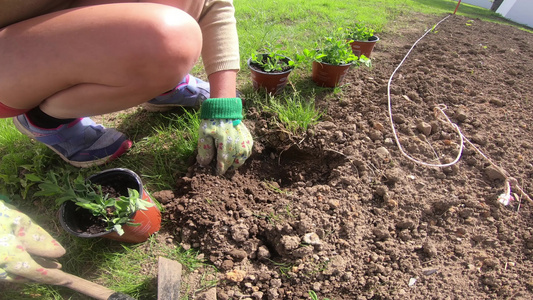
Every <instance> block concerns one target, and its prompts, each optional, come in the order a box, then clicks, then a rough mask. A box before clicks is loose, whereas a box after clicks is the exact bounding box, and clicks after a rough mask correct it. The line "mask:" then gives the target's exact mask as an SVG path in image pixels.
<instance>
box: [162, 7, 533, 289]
mask: <svg viewBox="0 0 533 300" xmlns="http://www.w3.org/2000/svg"><path fill="white" fill-rule="evenodd" d="M441 19H442V17H434V16H433V17H428V16H416V17H415V16H413V21H412V24H411V25H410V27H409V29H403V30H401V31H400V32H396V31H395V32H394V34H393V33H389V32H383V33H380V38H381V41H380V42H379V44H378V45H377V46H376V48H375V49H374V52H373V54H372V58H373V65H374V66H373V68H371V69H367V68H359V69H352V70H351V71H350V73H349V74H348V76H347V77H346V79H345V86H343V87H342V92H341V93H339V94H333V93H324V94H321V95H318V96H317V99H316V105H317V107H318V108H320V109H322V110H323V111H324V112H325V114H324V117H323V118H322V119H321V121H320V122H319V123H318V124H317V125H315V126H313V127H312V128H310V129H309V130H308V131H307V132H306V133H305V134H304V135H301V136H291V135H290V134H287V131H286V130H284V129H283V128H280V127H279V124H277V123H276V122H273V120H274V118H273V116H272V115H269V114H267V113H265V112H261V111H255V110H253V109H252V110H250V111H248V112H247V120H245V122H246V125H247V126H248V128H249V129H250V130H251V131H252V132H253V135H254V137H255V145H254V154H253V156H252V157H251V158H250V159H249V160H248V161H247V162H246V164H245V165H244V166H243V167H241V168H240V169H238V170H237V171H236V172H234V173H233V174H228V175H227V176H225V177H220V176H215V175H213V170H212V169H211V168H207V169H205V168H200V167H198V166H193V167H191V168H190V170H189V172H188V174H187V175H186V176H184V177H183V178H180V179H179V180H178V181H177V184H176V187H175V190H173V191H159V192H156V193H155V195H154V197H156V198H158V199H159V200H160V201H162V202H163V203H165V204H164V206H165V208H166V212H165V214H164V216H163V218H164V219H166V220H169V221H168V222H167V223H166V225H164V228H163V230H162V232H161V234H167V235H170V238H169V239H167V241H171V242H172V243H180V244H181V245H184V246H186V247H195V248H197V249H199V250H200V251H201V252H202V253H203V254H204V256H205V258H206V259H207V260H208V261H209V262H211V263H212V264H214V265H215V266H216V267H217V268H218V270H219V271H220V273H219V278H218V280H219V281H218V284H217V297H218V299H308V291H309V290H314V291H315V292H316V293H317V294H318V295H319V298H320V299H323V298H324V297H328V298H330V299H495V298H498V299H533V292H532V289H533V274H532V272H533V264H532V262H531V258H532V255H533V229H532V228H531V211H532V210H531V206H532V203H531V202H530V200H527V199H526V198H525V197H524V196H523V195H521V194H520V192H519V191H518V190H517V189H516V188H514V187H513V190H512V192H514V193H517V194H516V196H518V197H515V199H514V201H511V203H510V204H509V205H508V206H505V205H502V204H501V203H500V202H498V196H499V195H500V194H502V193H503V192H504V180H505V176H504V174H501V173H502V172H499V171H498V170H497V168H495V167H494V166H500V167H501V168H503V169H504V170H505V171H506V172H508V174H509V175H510V176H512V177H514V178H515V179H516V180H517V182H518V184H519V186H520V187H522V188H523V191H524V192H525V193H526V194H528V195H533V187H532V184H531V178H532V176H533V165H532V163H533V156H532V152H533V143H532V141H531V137H533V133H532V126H533V120H532V118H533V117H532V114H531V111H532V101H533V82H532V80H531V77H530V76H531V74H533V35H532V34H530V33H527V32H524V31H520V30H518V29H515V28H512V27H510V26H506V25H498V24H494V23H489V22H484V21H481V20H477V19H476V20H472V21H469V19H466V18H464V17H460V16H451V17H450V18H448V19H447V20H446V21H444V22H443V23H441V24H440V25H439V26H438V27H437V28H436V31H435V32H432V33H430V34H428V35H427V36H426V37H425V38H424V39H422V40H421V41H420V43H419V44H418V45H417V46H416V47H415V48H414V50H413V51H412V52H411V54H410V55H409V56H408V58H407V60H406V61H405V63H404V64H403V66H402V67H401V68H400V69H399V70H398V72H397V73H396V75H395V76H394V78H393V80H392V83H391V87H390V90H391V100H392V112H393V118H394V126H395V128H396V130H397V131H398V132H397V134H398V136H399V140H400V141H401V145H402V146H403V147H404V149H405V151H406V152H407V153H408V154H409V155H411V156H413V157H415V158H417V159H420V160H423V161H426V162H428V163H431V164H438V163H449V162H452V161H453V160H454V159H455V157H456V156H457V155H458V153H459V152H460V144H461V141H460V138H459V135H458V134H457V132H456V130H455V129H454V128H453V127H452V126H450V125H448V124H446V123H445V122H442V121H441V120H443V119H444V118H443V117H442V116H440V117H439V118H436V117H435V112H434V108H435V107H436V106H437V105H439V104H444V105H446V107H447V109H446V110H445V113H446V115H447V116H448V117H449V119H450V121H451V122H453V123H455V124H457V125H458V126H459V128H460V129H461V131H462V133H463V134H464V136H465V137H466V138H467V139H468V140H469V141H470V142H472V143H473V145H475V146H476V147H477V148H478V149H479V151H477V150H475V149H474V148H473V147H472V146H471V145H470V144H469V143H468V142H465V147H464V150H463V151H462V155H461V159H460V160H459V162H458V163H457V164H454V165H452V166H449V167H445V168H440V167H427V166H423V165H420V164H417V163H414V162H412V161H411V160H409V159H407V158H406V157H405V156H403V155H402V154H401V152H400V150H399V148H398V146H397V144H396V143H395V139H394V135H393V132H392V129H391V126H390V122H389V114H388V109H387V83H388V81H389V78H390V76H391V74H392V73H393V71H394V69H395V68H396V67H397V66H398V64H399V63H400V61H401V60H402V59H403V58H404V56H405V54H406V53H407V51H408V50H409V49H410V47H411V46H412V44H413V43H414V42H415V41H416V40H417V39H418V38H419V37H420V36H422V34H423V33H424V32H425V30H426V29H427V28H431V27H432V26H433V25H434V24H435V23H437V22H438V21H440V20H441ZM483 155H485V156H486V157H484V156H483ZM165 194H166V195H167V198H166V199H163V195H165ZM169 195H170V197H169Z"/></svg>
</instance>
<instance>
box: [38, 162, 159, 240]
mask: <svg viewBox="0 0 533 300" xmlns="http://www.w3.org/2000/svg"><path fill="white" fill-rule="evenodd" d="M64 182H66V183H65V185H66V186H63V185H61V184H59V182H58V180H57V175H56V174H55V173H52V172H50V173H49V175H48V177H47V178H46V179H45V180H43V181H42V182H41V183H40V184H39V189H40V191H38V192H36V193H35V196H48V197H56V203H57V204H58V205H61V204H62V203H63V202H65V201H72V202H74V203H75V204H76V205H78V206H79V207H81V208H84V209H86V210H88V211H90V212H91V213H92V215H93V216H95V217H99V218H100V219H101V220H102V221H103V222H105V224H106V230H115V231H116V232H117V233H118V235H123V234H124V229H123V228H122V226H123V225H129V226H139V225H140V224H138V223H133V220H132V219H131V216H132V215H133V213H135V212H136V211H138V210H147V209H148V208H150V207H152V206H153V205H154V204H153V203H150V202H148V201H146V200H143V199H142V198H141V197H140V196H139V192H138V191H137V190H135V189H130V188H128V195H127V196H125V195H116V191H115V190H114V189H113V188H111V187H108V186H105V185H98V184H94V183H91V182H88V181H86V180H85V179H84V178H83V177H82V176H81V175H79V176H78V177H76V179H74V180H72V181H71V180H69V178H68V177H66V178H64Z"/></svg>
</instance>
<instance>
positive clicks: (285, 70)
mask: <svg viewBox="0 0 533 300" xmlns="http://www.w3.org/2000/svg"><path fill="white" fill-rule="evenodd" d="M295 66H296V64H295V61H294V60H293V59H291V58H290V57H288V56H286V55H285V54H284V52H283V51H281V50H280V49H277V48H272V47H270V45H269V44H268V45H267V46H266V47H265V48H264V49H263V50H260V51H256V52H253V53H252V54H251V56H250V58H249V59H248V68H249V69H250V73H251V76H252V83H253V87H254V90H256V91H257V90H261V89H264V90H265V91H266V92H267V93H269V94H272V95H276V94H279V93H281V92H282V91H283V89H284V88H285V86H286V85H287V82H288V78H289V75H290V73H291V72H292V70H294V68H295Z"/></svg>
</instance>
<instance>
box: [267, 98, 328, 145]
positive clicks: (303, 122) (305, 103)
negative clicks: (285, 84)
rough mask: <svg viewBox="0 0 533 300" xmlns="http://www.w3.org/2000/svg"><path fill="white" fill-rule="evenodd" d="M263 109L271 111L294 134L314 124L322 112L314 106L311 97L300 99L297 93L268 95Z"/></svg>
mask: <svg viewBox="0 0 533 300" xmlns="http://www.w3.org/2000/svg"><path fill="white" fill-rule="evenodd" d="M263 109H264V110H265V111H269V112H272V113H273V114H274V115H275V116H276V117H277V119H278V120H279V121H280V122H281V123H282V124H283V125H284V127H285V128H286V129H287V130H288V131H290V132H291V133H293V134H295V135H299V134H301V133H305V132H306V131H307V129H308V128H309V126H311V125H314V124H316V123H317V122H318V120H319V119H320V117H321V116H322V112H320V111H318V110H317V109H316V108H315V103H314V100H313V98H309V99H302V98H301V97H300V94H299V93H294V94H293V95H292V96H287V97H284V98H283V99H278V98H275V97H270V99H269V101H268V103H267V104H266V105H264V107H263Z"/></svg>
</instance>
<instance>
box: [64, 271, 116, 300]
mask: <svg viewBox="0 0 533 300" xmlns="http://www.w3.org/2000/svg"><path fill="white" fill-rule="evenodd" d="M56 271H57V272H60V273H62V274H58V275H60V276H61V278H62V279H63V280H64V281H63V282H66V283H62V284H60V285H61V286H65V287H68V288H70V289H73V290H75V291H77V292H80V293H82V294H84V295H87V296H89V297H92V298H94V299H98V300H108V299H109V296H111V295H112V294H114V293H115V291H113V290H110V289H108V288H106V287H105V286H102V285H99V284H96V283H94V282H90V281H88V280H85V279H83V278H80V277H78V276H74V275H72V274H68V273H65V272H63V271H60V270H56Z"/></svg>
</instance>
